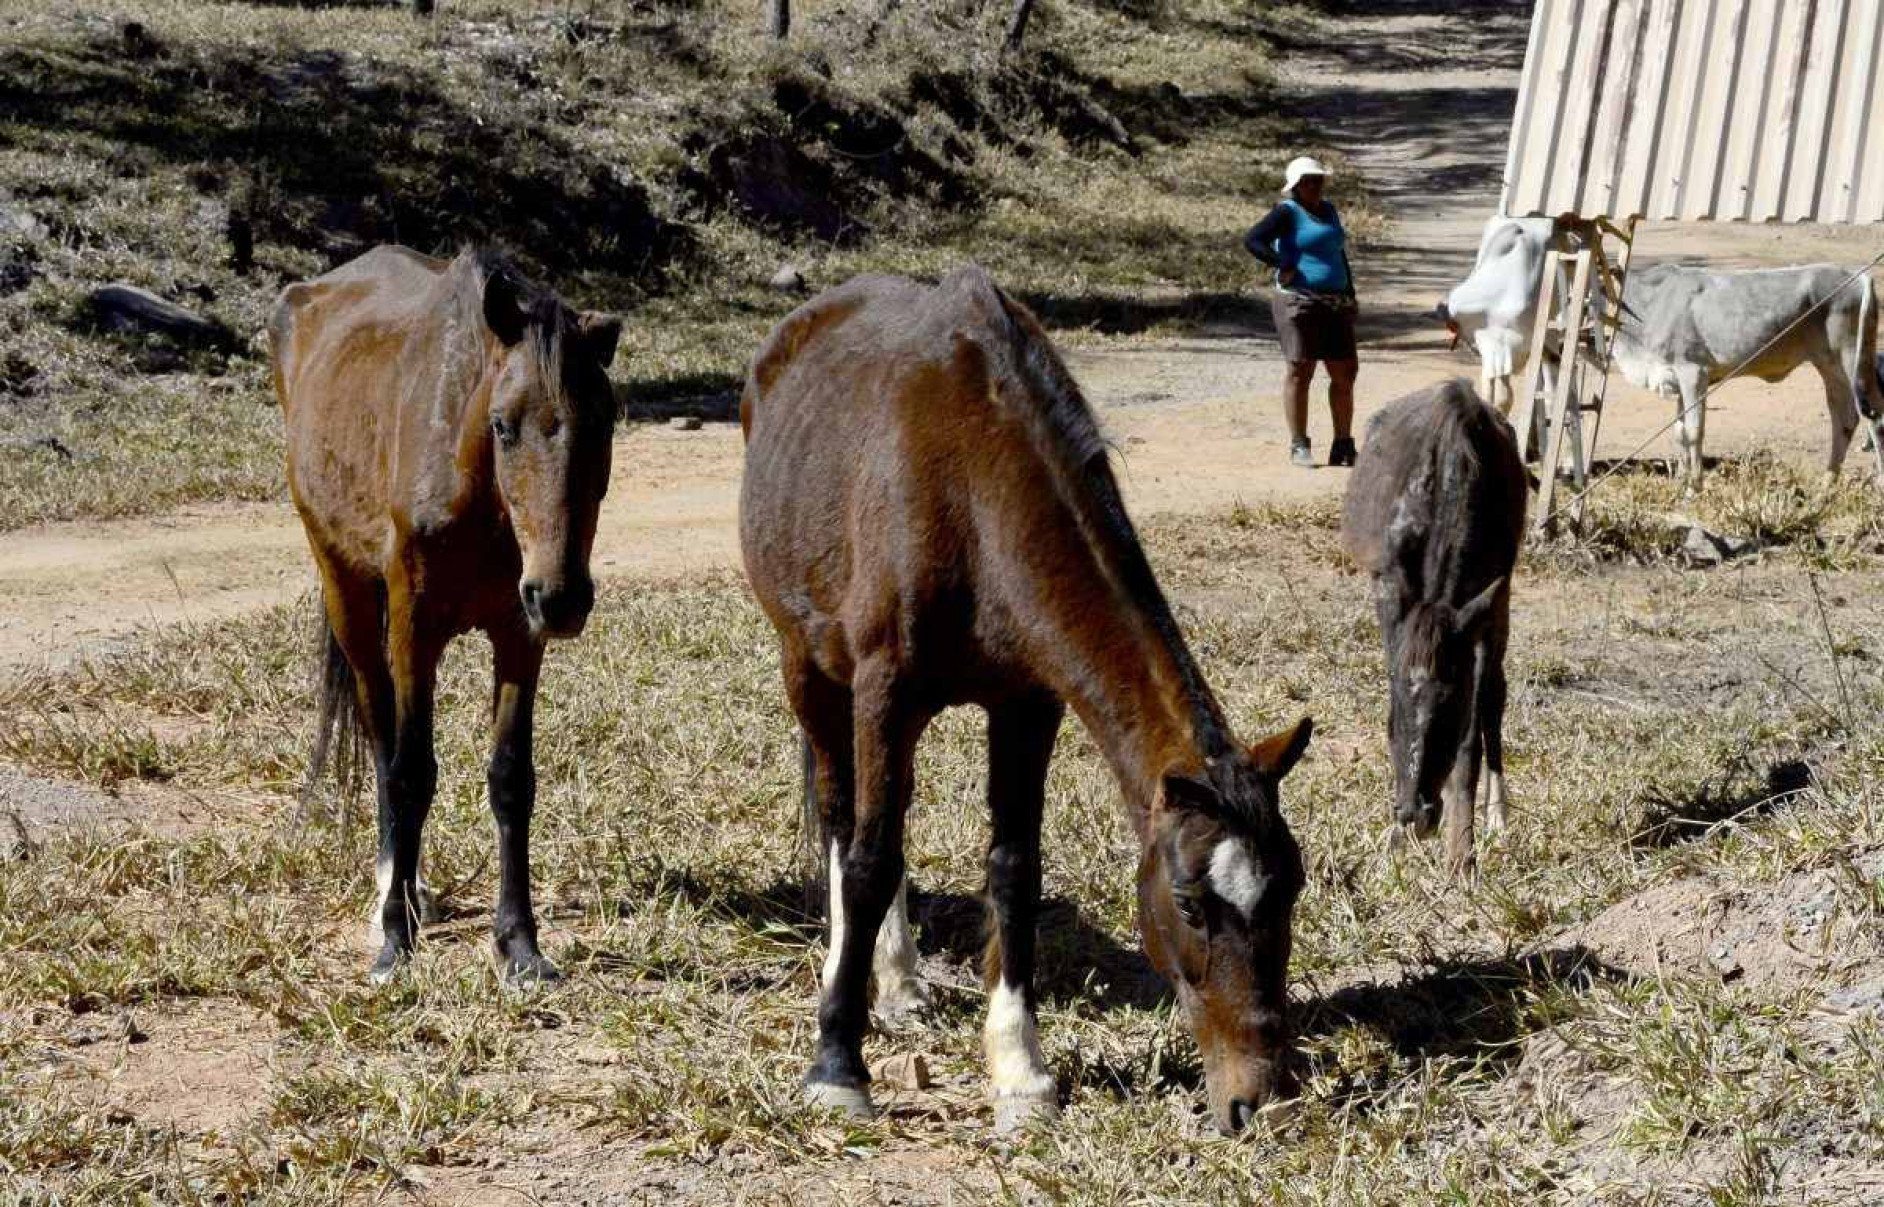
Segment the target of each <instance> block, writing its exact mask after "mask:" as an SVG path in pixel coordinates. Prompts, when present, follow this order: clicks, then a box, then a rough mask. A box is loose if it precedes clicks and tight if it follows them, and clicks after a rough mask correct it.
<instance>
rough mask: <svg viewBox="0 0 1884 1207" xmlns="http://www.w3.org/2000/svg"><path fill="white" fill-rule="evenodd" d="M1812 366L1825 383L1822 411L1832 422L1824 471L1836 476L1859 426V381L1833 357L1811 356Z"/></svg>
mask: <svg viewBox="0 0 1884 1207" xmlns="http://www.w3.org/2000/svg"><path fill="white" fill-rule="evenodd" d="M1812 367H1813V368H1814V369H1817V370H1818V374H1819V380H1820V382H1822V383H1823V384H1824V386H1825V413H1826V416H1827V417H1828V418H1829V419H1830V420H1831V423H1832V443H1831V448H1830V449H1829V450H1828V451H1827V452H1826V456H1825V472H1826V474H1827V475H1829V476H1830V477H1834V478H1836V477H1837V476H1838V472H1839V470H1841V469H1843V468H1844V465H1845V455H1846V453H1848V452H1849V451H1850V449H1851V434H1852V433H1853V432H1854V431H1856V430H1857V427H1858V402H1859V400H1858V393H1857V386H1858V383H1857V382H1854V381H1852V380H1851V377H1850V375H1848V374H1847V373H1846V372H1845V369H1844V366H1842V365H1840V364H1838V362H1837V360H1836V358H1827V357H1817V358H1814V359H1813V361H1812Z"/></svg>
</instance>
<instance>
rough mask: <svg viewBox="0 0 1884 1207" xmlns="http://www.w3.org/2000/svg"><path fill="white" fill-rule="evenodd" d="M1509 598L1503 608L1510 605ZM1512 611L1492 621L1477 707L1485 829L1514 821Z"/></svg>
mask: <svg viewBox="0 0 1884 1207" xmlns="http://www.w3.org/2000/svg"><path fill="white" fill-rule="evenodd" d="M1509 607H1510V602H1509V600H1508V599H1507V600H1506V601H1504V602H1502V603H1501V605H1500V610H1501V611H1505V610H1506V609H1509ZM1510 623H1511V622H1510V619H1509V616H1508V615H1504V616H1500V617H1498V618H1496V619H1494V620H1493V621H1492V624H1493V626H1494V630H1493V633H1492V635H1491V637H1490V638H1489V640H1488V641H1487V643H1486V653H1485V655H1484V660H1483V662H1482V664H1481V665H1480V667H1479V668H1478V670H1479V686H1478V693H1477V700H1476V701H1475V703H1474V707H1476V708H1477V709H1478V729H1479V733H1480V735H1481V736H1482V738H1483V740H1484V743H1485V778H1486V780H1487V781H1488V783H1487V786H1486V790H1485V832H1486V833H1487V834H1499V833H1502V832H1503V831H1504V829H1505V827H1506V826H1508V825H1510V824H1511V817H1510V804H1509V801H1508V799H1507V797H1506V795H1505V696H1506V691H1507V689H1506V686H1505V640H1506V638H1505V630H1506V629H1507V628H1508V627H1509V625H1510Z"/></svg>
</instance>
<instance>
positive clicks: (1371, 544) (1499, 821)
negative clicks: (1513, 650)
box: [1341, 380, 1527, 873]
mask: <svg viewBox="0 0 1884 1207" xmlns="http://www.w3.org/2000/svg"><path fill="white" fill-rule="evenodd" d="M1526 489H1527V482H1526V479H1525V475H1524V461H1523V459H1522V458H1521V457H1519V456H1518V443H1517V438H1516V437H1515V436H1514V435H1513V434H1512V432H1511V425H1510V424H1508V423H1506V422H1505V420H1504V418H1503V416H1501V415H1499V414H1498V412H1497V411H1494V410H1493V409H1492V408H1491V407H1489V406H1487V405H1485V404H1484V403H1483V402H1480V401H1479V398H1478V395H1476V394H1474V393H1473V392H1472V387H1471V386H1470V385H1468V384H1466V383H1465V382H1464V381H1457V380H1455V381H1448V382H1444V383H1442V384H1440V385H1437V386H1433V387H1432V388H1430V389H1426V390H1421V391H1420V392H1419V393H1417V394H1411V395H1408V396H1407V397H1405V398H1402V399H1400V400H1399V401H1397V402H1392V403H1389V404H1388V405H1386V406H1384V407H1382V408H1381V409H1380V411H1379V412H1378V413H1377V414H1376V415H1375V416H1374V418H1373V419H1372V420H1371V421H1370V422H1369V423H1368V425H1367V446H1366V447H1365V448H1363V449H1362V450H1361V457H1360V463H1359V464H1358V465H1356V466H1355V467H1354V476H1353V477H1352V478H1351V479H1349V481H1348V495H1347V502H1346V504H1345V507H1344V510H1343V516H1342V523H1341V539H1342V542H1343V543H1344V545H1345V546H1346V548H1347V551H1348V555H1349V556H1350V557H1352V558H1353V559H1354V560H1355V562H1356V563H1358V564H1359V565H1360V566H1361V567H1362V568H1363V569H1365V570H1366V571H1367V572H1368V573H1369V574H1371V575H1373V579H1374V612H1375V615H1376V616H1377V617H1378V618H1379V620H1380V638H1381V643H1382V645H1383V646H1384V647H1385V649H1386V655H1387V682H1388V696H1387V745H1388V753H1389V755H1390V757H1391V759H1392V762H1393V786H1394V820H1395V822H1396V823H1397V825H1398V826H1399V827H1402V828H1401V829H1398V830H1396V831H1395V833H1394V837H1395V838H1396V839H1398V838H1399V837H1401V836H1402V835H1403V834H1404V833H1405V832H1406V830H1409V829H1410V830H1411V831H1412V832H1413V833H1414V834H1416V835H1418V836H1420V837H1425V836H1426V835H1428V834H1431V833H1432V832H1433V830H1434V828H1435V827H1436V826H1438V824H1439V822H1440V820H1441V818H1442V816H1443V818H1444V821H1445V826H1446V857H1447V861H1448V863H1449V864H1450V865H1451V867H1452V868H1453V870H1455V871H1457V872H1461V873H1471V872H1473V871H1474V870H1475V869H1476V868H1477V859H1478V857H1477V852H1476V850H1475V843H1474V839H1473V813H1474V811H1475V810H1476V809H1477V807H1478V806H1477V800H1478V772H1479V766H1480V763H1481V761H1482V762H1483V764H1484V767H1485V769H1486V771H1487V772H1488V773H1489V774H1488V780H1489V783H1488V784H1487V824H1486V829H1487V830H1489V831H1491V832H1493V833H1496V832H1497V831H1500V830H1502V829H1504V827H1505V813H1506V808H1507V805H1506V799H1505V738H1504V725H1505V647H1506V646H1507V645H1508V644H1509V640H1510V633H1511V574H1512V571H1513V570H1514V569H1515V568H1516V566H1517V563H1518V546H1519V545H1520V544H1522V543H1523V540H1524V504H1525V497H1526ZM1442 806H1443V812H1442Z"/></svg>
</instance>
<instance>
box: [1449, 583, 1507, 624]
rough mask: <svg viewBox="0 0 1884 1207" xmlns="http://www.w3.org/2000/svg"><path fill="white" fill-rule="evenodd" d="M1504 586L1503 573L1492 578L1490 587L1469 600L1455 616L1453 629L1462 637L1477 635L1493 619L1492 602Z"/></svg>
mask: <svg viewBox="0 0 1884 1207" xmlns="http://www.w3.org/2000/svg"><path fill="white" fill-rule="evenodd" d="M1504 586H1505V576H1504V575H1502V574H1501V575H1499V576H1498V577H1497V578H1494V579H1493V580H1492V582H1491V585H1490V586H1489V587H1486V588H1485V589H1484V590H1483V591H1480V592H1479V593H1478V594H1477V595H1474V596H1473V597H1472V598H1471V599H1469V600H1467V601H1466V604H1465V606H1464V607H1462V608H1460V609H1459V610H1458V612H1457V613H1455V614H1454V616H1453V620H1452V628H1453V631H1454V632H1456V633H1458V634H1459V636H1461V637H1471V636H1474V635H1476V634H1477V633H1478V631H1479V629H1481V628H1483V627H1484V626H1485V622H1486V621H1488V620H1490V619H1491V615H1492V604H1493V603H1494V602H1496V601H1497V599H1498V593H1499V592H1500V591H1502V590H1504Z"/></svg>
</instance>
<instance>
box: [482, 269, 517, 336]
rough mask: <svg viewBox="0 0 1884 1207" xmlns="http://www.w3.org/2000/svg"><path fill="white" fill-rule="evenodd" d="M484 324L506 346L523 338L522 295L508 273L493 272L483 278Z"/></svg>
mask: <svg viewBox="0 0 1884 1207" xmlns="http://www.w3.org/2000/svg"><path fill="white" fill-rule="evenodd" d="M484 325H485V326H486V327H489V328H490V329H491V334H492V335H495V336H496V337H497V340H498V342H499V343H501V344H503V345H504V347H506V348H513V347H515V346H516V345H517V344H518V343H519V342H521V341H522V339H523V332H524V327H525V318H524V313H523V296H522V294H521V293H520V292H519V291H518V289H517V283H516V282H515V281H514V280H512V279H511V278H510V275H509V274H508V273H503V272H493V273H491V274H490V275H489V276H487V277H485V278H484Z"/></svg>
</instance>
